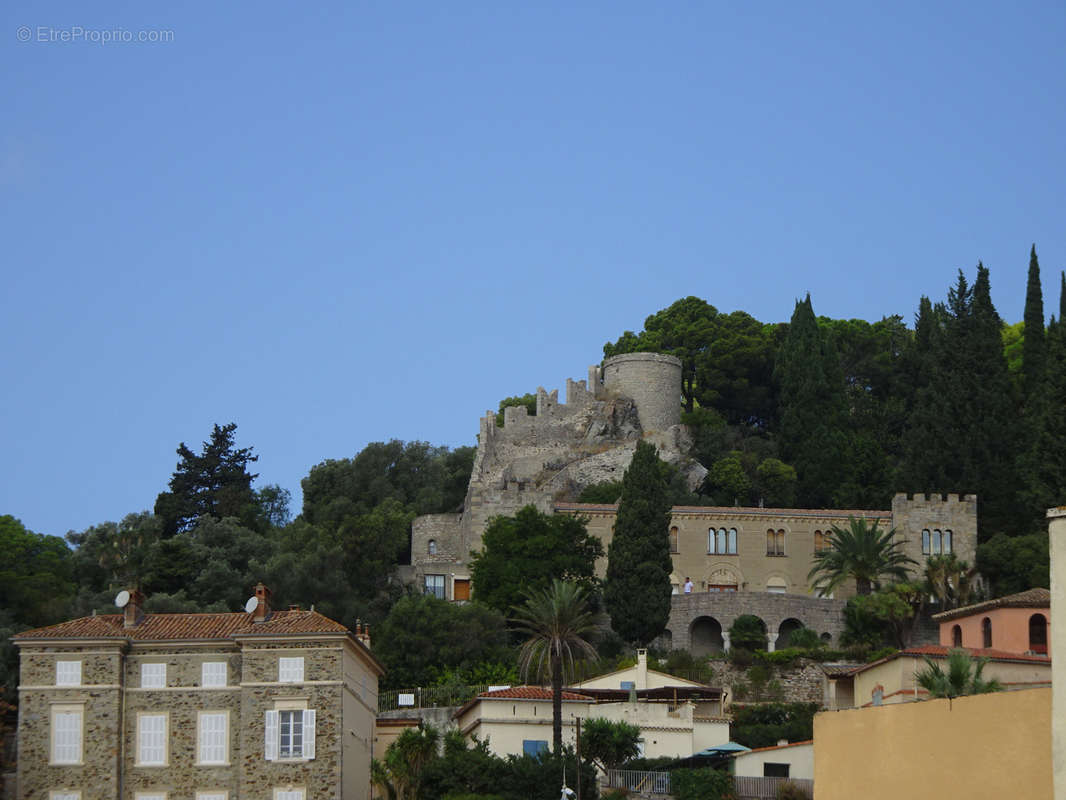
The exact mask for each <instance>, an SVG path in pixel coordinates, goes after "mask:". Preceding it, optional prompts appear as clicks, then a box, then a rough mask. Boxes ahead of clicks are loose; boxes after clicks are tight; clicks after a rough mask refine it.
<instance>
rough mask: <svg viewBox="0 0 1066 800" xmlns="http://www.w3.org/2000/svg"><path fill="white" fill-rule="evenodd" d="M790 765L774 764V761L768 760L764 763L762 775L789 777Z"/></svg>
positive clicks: (765, 776) (766, 776)
mask: <svg viewBox="0 0 1066 800" xmlns="http://www.w3.org/2000/svg"><path fill="white" fill-rule="evenodd" d="M788 766H789V765H788V764H774V763H773V762H772V761H767V762H766V763H764V764H763V765H762V776H763V777H764V778H787V777H788Z"/></svg>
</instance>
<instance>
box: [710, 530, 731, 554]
mask: <svg viewBox="0 0 1066 800" xmlns="http://www.w3.org/2000/svg"><path fill="white" fill-rule="evenodd" d="M707 552H708V553H710V554H713V555H719V556H724V555H736V554H737V529H736V528H730V529H729V530H726V529H725V528H719V529H718V530H715V529H714V528H711V529H710V530H709V531H707Z"/></svg>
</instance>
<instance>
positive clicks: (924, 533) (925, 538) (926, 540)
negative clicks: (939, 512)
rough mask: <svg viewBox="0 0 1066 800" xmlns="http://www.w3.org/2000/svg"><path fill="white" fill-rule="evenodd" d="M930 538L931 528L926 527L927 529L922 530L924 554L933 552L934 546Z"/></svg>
mask: <svg viewBox="0 0 1066 800" xmlns="http://www.w3.org/2000/svg"><path fill="white" fill-rule="evenodd" d="M930 539H931V534H930V533H929V529H928V528H926V529H925V530H923V531H922V555H923V556H927V555H930V554H932V552H933V550H932V547H931V546H930V544H929V542H930Z"/></svg>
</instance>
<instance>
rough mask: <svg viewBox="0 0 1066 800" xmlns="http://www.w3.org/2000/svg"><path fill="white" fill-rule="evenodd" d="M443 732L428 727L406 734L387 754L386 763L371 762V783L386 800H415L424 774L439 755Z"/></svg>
mask: <svg viewBox="0 0 1066 800" xmlns="http://www.w3.org/2000/svg"><path fill="white" fill-rule="evenodd" d="M439 743H440V732H439V731H438V730H437V729H436V728H434V727H433V726H432V725H429V724H425V723H423V724H419V726H418V727H417V728H408V729H407V730H405V731H403V733H401V734H400V735H399V736H398V737H396V741H394V742H393V743H392V744H390V745H389V749H388V750H386V751H385V759H384V761H378V760H377V759H376V758H375V759H372V760H371V762H370V780H371V782H372V783H373V784H374V785H375V786H377V787H378V790H379V791H380V792H381V793H382V794H383V795H384V796H385V797H386V798H387V800H414V798H416V797H417V796H418V791H419V787H420V786H421V783H422V771H423V770H424V769H425V768H426V765H427V764H428V763H429V762H430V761H432V760H433V759H434V757H435V756H436V755H437V749H438V747H439Z"/></svg>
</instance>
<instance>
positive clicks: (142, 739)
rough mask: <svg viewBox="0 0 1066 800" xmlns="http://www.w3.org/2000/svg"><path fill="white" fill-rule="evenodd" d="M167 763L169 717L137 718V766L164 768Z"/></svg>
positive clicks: (163, 715) (143, 715) (143, 716)
mask: <svg viewBox="0 0 1066 800" xmlns="http://www.w3.org/2000/svg"><path fill="white" fill-rule="evenodd" d="M166 763H167V715H166V714H141V715H139V716H138V717H137V765H138V766H142V767H162V766H165V765H166Z"/></svg>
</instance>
